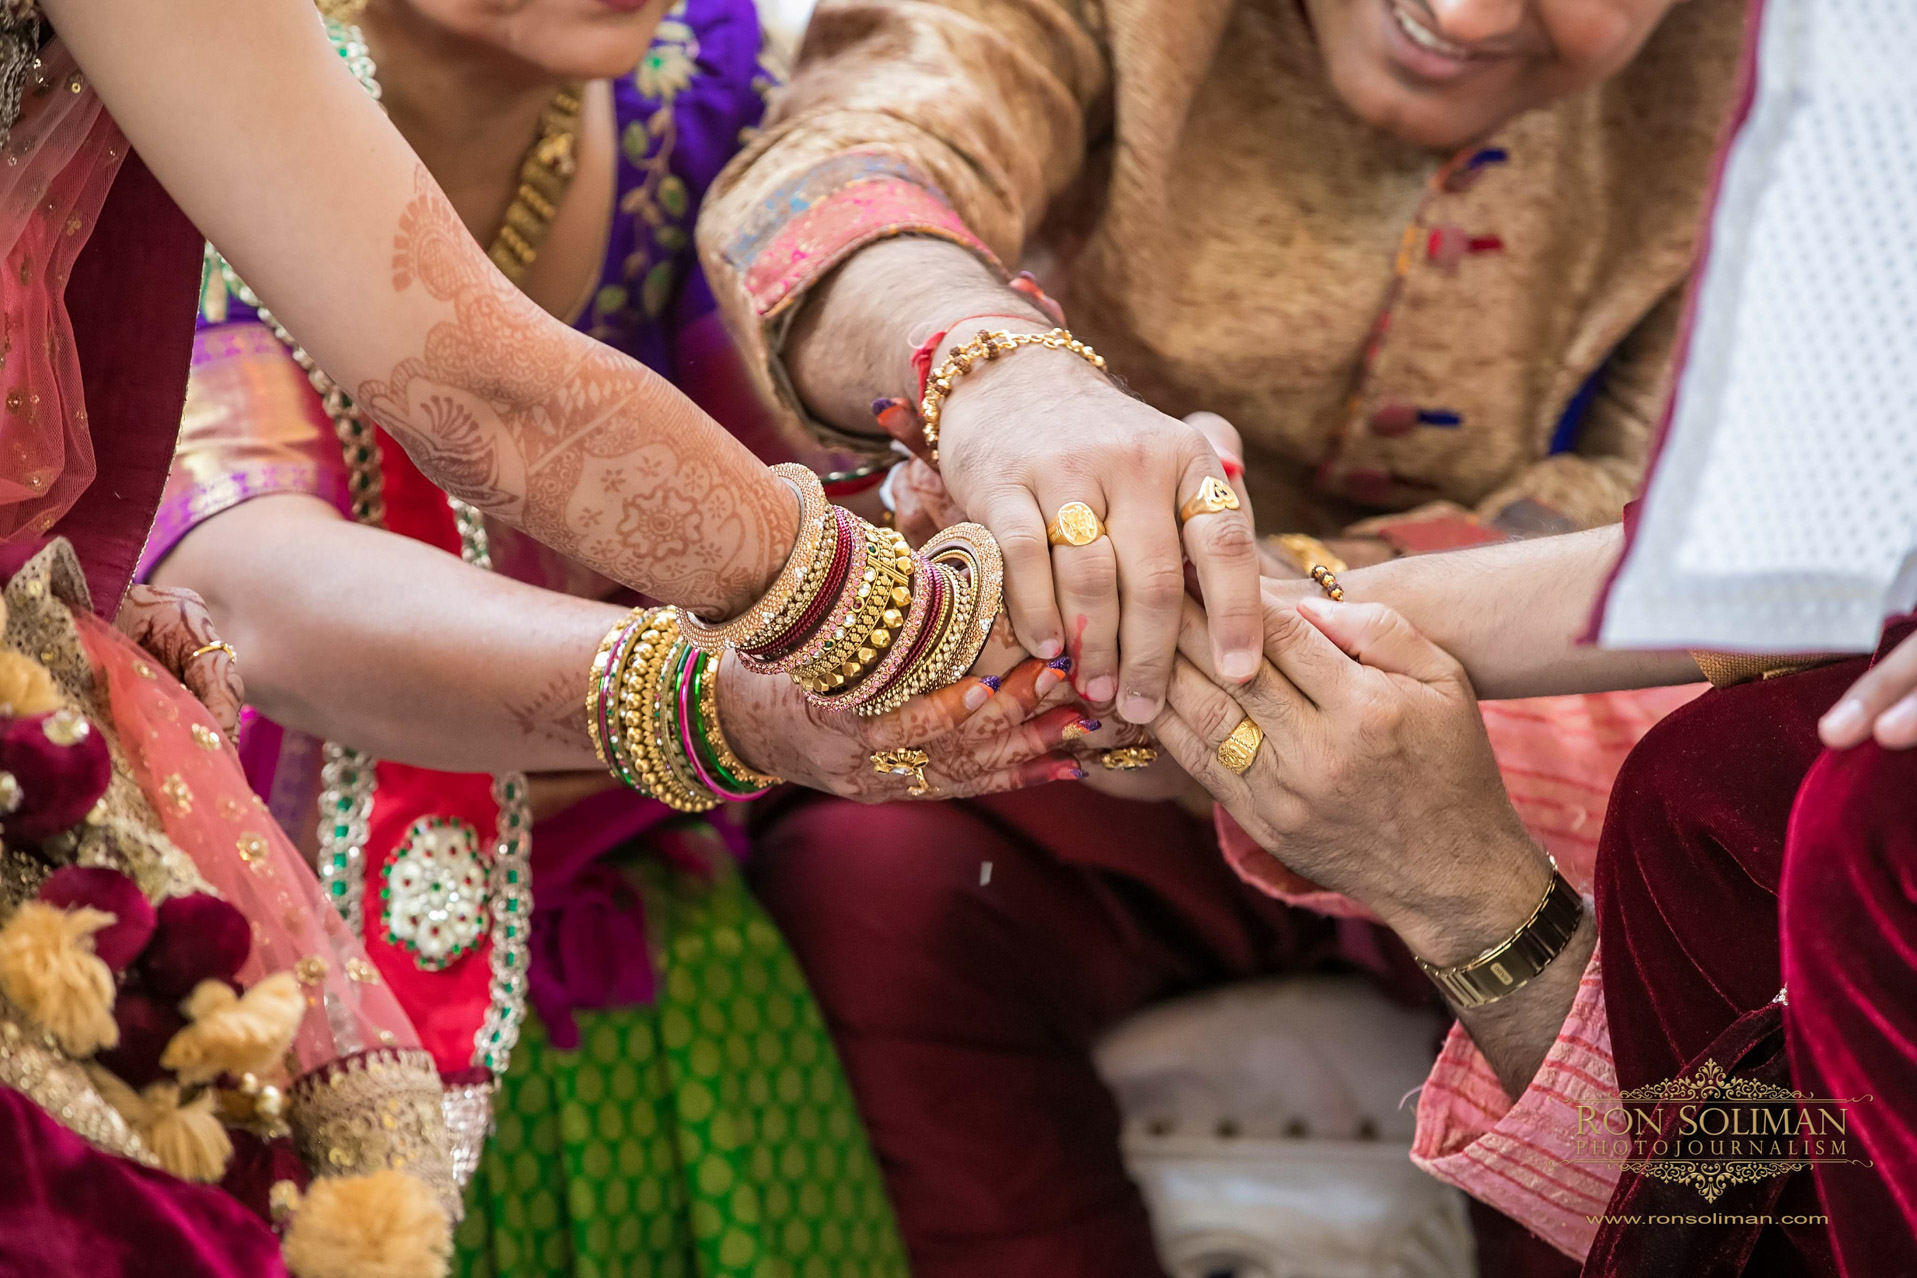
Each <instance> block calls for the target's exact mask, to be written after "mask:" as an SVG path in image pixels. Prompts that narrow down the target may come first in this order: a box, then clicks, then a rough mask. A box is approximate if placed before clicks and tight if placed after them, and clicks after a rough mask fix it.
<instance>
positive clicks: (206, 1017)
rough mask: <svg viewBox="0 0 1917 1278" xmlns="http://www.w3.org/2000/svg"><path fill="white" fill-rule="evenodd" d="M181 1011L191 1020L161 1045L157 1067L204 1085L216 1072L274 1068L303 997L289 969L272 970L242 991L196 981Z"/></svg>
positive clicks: (302, 1010) (300, 1014)
mask: <svg viewBox="0 0 1917 1278" xmlns="http://www.w3.org/2000/svg"><path fill="white" fill-rule="evenodd" d="M180 1011H181V1012H182V1013H184V1014H185V1016H186V1018H187V1020H189V1021H191V1022H192V1023H191V1024H190V1025H188V1026H187V1027H186V1028H185V1029H183V1030H181V1031H180V1032H179V1033H177V1034H175V1035H174V1036H173V1041H172V1042H170V1043H168V1044H167V1045H166V1051H165V1052H164V1053H163V1054H162V1055H161V1056H160V1065H161V1067H162V1068H163V1069H170V1070H172V1071H173V1072H174V1073H176V1074H178V1075H179V1076H180V1081H181V1082H182V1083H188V1084H192V1083H207V1082H211V1081H212V1080H214V1079H216V1078H218V1077H219V1076H220V1075H221V1074H233V1075H235V1076H237V1075H240V1074H260V1075H267V1074H272V1073H274V1072H276V1071H277V1070H278V1069H279V1065H280V1058H281V1057H283V1056H285V1055H286V1049H287V1048H289V1047H291V1046H292V1045H293V1036H294V1035H295V1034H297V1033H298V1032H299V1027H300V1021H301V1020H302V1019H303V1018H304V1017H305V1015H306V995H305V994H303V993H301V992H300V985H299V982H298V981H297V980H296V979H294V976H293V974H292V973H291V972H275V973H273V975H271V976H268V977H266V978H264V979H262V980H260V981H257V982H255V983H254V985H253V988H252V989H250V990H248V991H246V993H245V994H235V993H234V992H233V989H232V987H231V986H229V985H228V984H227V983H226V982H225V981H201V982H200V983H199V984H198V985H197V986H195V987H194V989H193V992H192V993H191V994H189V995H187V998H186V1001H185V1002H184V1003H182V1004H180Z"/></svg>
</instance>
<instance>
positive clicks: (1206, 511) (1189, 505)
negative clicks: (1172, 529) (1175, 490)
mask: <svg viewBox="0 0 1917 1278" xmlns="http://www.w3.org/2000/svg"><path fill="white" fill-rule="evenodd" d="M1237 509H1238V494H1237V493H1235V492H1233V491H1232V490H1231V485H1230V484H1228V483H1226V482H1225V481H1224V480H1222V479H1220V478H1218V476H1216V475H1207V476H1205V482H1204V483H1202V484H1200V485H1198V493H1197V495H1196V496H1194V497H1193V498H1192V499H1191V500H1190V501H1188V502H1186V503H1185V504H1184V505H1182V506H1180V507H1179V508H1178V522H1179V523H1181V524H1183V523H1187V522H1189V521H1190V520H1192V519H1194V518H1196V517H1197V516H1199V515H1215V514H1217V513H1218V512H1219V511H1221V510H1237Z"/></svg>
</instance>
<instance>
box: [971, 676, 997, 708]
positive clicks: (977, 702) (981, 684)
mask: <svg viewBox="0 0 1917 1278" xmlns="http://www.w3.org/2000/svg"><path fill="white" fill-rule="evenodd" d="M993 691H994V689H992V688H989V687H987V686H986V684H985V681H984V680H983V679H981V680H979V681H978V682H977V683H975V684H973V685H972V686H971V687H969V688H967V689H966V690H965V708H966V709H967V710H976V709H978V708H979V707H980V706H982V705H984V704H985V703H986V702H987V701H990V700H991V699H992V693H993Z"/></svg>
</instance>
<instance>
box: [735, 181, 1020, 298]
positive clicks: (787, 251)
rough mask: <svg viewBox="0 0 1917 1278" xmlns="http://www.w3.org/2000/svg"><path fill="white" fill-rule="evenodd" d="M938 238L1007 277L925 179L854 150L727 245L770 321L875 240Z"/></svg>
mask: <svg viewBox="0 0 1917 1278" xmlns="http://www.w3.org/2000/svg"><path fill="white" fill-rule="evenodd" d="M893 235H930V236H936V237H938V238H940V239H945V240H950V241H952V242H953V243H955V244H959V245H962V246H964V247H965V248H968V249H970V250H971V251H972V252H974V253H977V254H978V255H979V256H980V257H982V258H984V259H985V260H986V261H987V262H989V263H991V265H992V266H993V267H994V268H995V269H999V270H1003V268H1002V267H1000V266H999V263H998V259H997V258H995V257H993V255H992V251H991V250H990V249H988V248H986V247H985V244H984V242H983V241H981V240H980V239H979V238H978V237H977V236H976V235H973V234H972V232H971V231H969V230H967V229H966V226H965V223H964V222H962V221H961V220H960V219H959V215H958V214H957V213H956V212H954V211H953V209H952V206H951V204H950V203H948V202H947V200H946V198H945V196H944V195H943V194H941V193H940V191H939V190H938V188H937V187H936V186H934V185H933V184H932V183H931V182H930V181H929V180H928V179H926V178H925V177H924V176H923V175H921V174H919V173H918V172H917V171H916V170H914V169H913V168H911V167H910V166H909V165H907V164H905V163H904V162H903V161H900V160H898V159H897V158H895V157H893V156H889V155H884V154H881V153H876V152H870V151H850V152H847V153H845V154H843V155H838V156H834V157H833V158H832V159H829V160H827V161H825V162H824V163H822V164H817V165H814V166H813V167H812V168H810V169H807V170H806V171H805V172H804V173H801V174H800V175H799V176H797V177H795V178H793V179H792V180H791V181H789V182H787V183H785V184H784V185H782V186H780V187H779V188H778V189H777V190H775V191H773V192H772V194H771V195H769V196H767V197H766V199H765V201H764V202H763V203H762V204H761V205H760V206H759V208H758V209H756V210H755V211H754V213H753V215H752V216H751V217H750V218H749V219H748V220H747V222H746V225H745V226H744V227H743V228H742V229H741V230H740V231H739V232H738V234H736V235H735V236H733V238H732V240H731V241H730V242H729V243H728V244H727V245H726V247H725V250H724V257H725V260H726V263H727V264H728V265H729V266H731V267H732V268H733V269H734V270H735V271H737V272H738V273H739V276H740V279H741V280H742V281H743V283H744V285H745V290H746V293H747V294H748V295H749V296H750V298H751V299H752V305H753V309H754V310H755V311H757V312H758V314H759V317H760V318H761V319H770V318H772V317H773V316H775V315H778V314H779V313H780V312H781V311H783V310H785V308H786V307H788V306H789V305H791V304H792V303H793V302H794V301H795V300H796V299H797V298H798V297H800V296H801V295H802V294H803V293H804V291H805V289H806V288H807V287H809V286H810V285H811V284H813V283H814V282H816V281H817V280H819V279H820V278H822V277H823V276H824V275H825V274H826V273H827V272H828V271H830V270H831V269H832V268H833V267H835V266H837V265H838V264H839V263H840V262H843V261H844V260H845V259H846V258H848V257H850V256H851V255H852V254H853V253H855V252H857V251H858V250H859V249H861V248H863V247H865V246H866V245H867V244H870V243H872V242H873V241H874V240H880V239H884V238H886V237H887V236H893Z"/></svg>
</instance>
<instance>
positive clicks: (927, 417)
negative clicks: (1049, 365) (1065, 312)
mask: <svg viewBox="0 0 1917 1278" xmlns="http://www.w3.org/2000/svg"><path fill="white" fill-rule="evenodd" d="M1021 346H1043V347H1046V348H1047V349H1049V350H1055V351H1070V352H1071V353H1072V354H1074V355H1076V356H1078V357H1079V358H1080V359H1082V360H1084V361H1085V362H1086V363H1088V364H1090V365H1091V366H1092V367H1093V368H1096V369H1098V370H1099V371H1101V372H1103V371H1104V368H1105V357H1104V356H1103V355H1100V354H1099V353H1098V352H1097V351H1095V350H1093V349H1092V348H1091V347H1089V346H1087V345H1086V344H1085V343H1083V342H1081V341H1079V340H1078V339H1077V338H1076V337H1073V336H1072V334H1071V330H1069V329H1063V328H1055V329H1052V330H1051V331H1050V332H1048V333H1008V332H1006V331H1005V330H1004V329H999V330H998V331H996V332H988V331H986V330H984V329H981V330H979V335H978V336H977V337H975V338H973V339H972V340H971V341H969V342H967V343H965V344H964V345H963V346H954V347H952V348H951V350H950V351H949V352H948V353H947V355H946V359H945V362H944V363H943V364H940V365H939V366H938V367H937V368H935V369H933V370H932V373H931V376H929V377H927V378H926V379H925V394H924V397H923V398H921V399H920V400H919V420H920V421H921V422H923V423H924V424H925V446H926V448H927V449H929V450H930V452H931V460H932V462H933V463H934V464H937V462H938V459H939V415H940V413H941V412H943V411H944V406H945V397H946V396H947V395H950V394H951V393H952V387H953V386H954V385H955V384H956V383H957V382H958V379H959V378H961V377H963V376H965V375H966V374H967V373H969V372H971V371H972V370H973V369H974V368H976V367H978V366H979V365H980V364H986V363H990V362H991V361H992V360H995V359H997V358H998V357H999V356H1001V355H1010V354H1011V353H1012V352H1013V351H1016V350H1017V349H1018V348H1019V347H1021Z"/></svg>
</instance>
